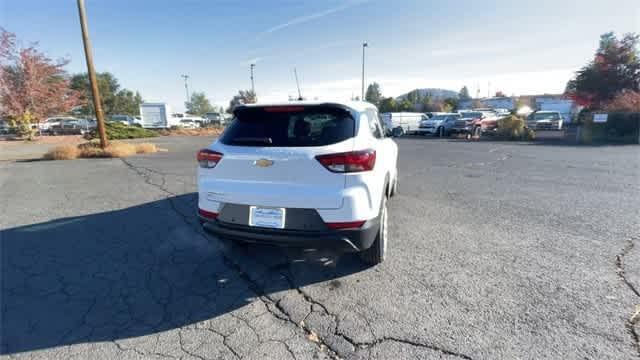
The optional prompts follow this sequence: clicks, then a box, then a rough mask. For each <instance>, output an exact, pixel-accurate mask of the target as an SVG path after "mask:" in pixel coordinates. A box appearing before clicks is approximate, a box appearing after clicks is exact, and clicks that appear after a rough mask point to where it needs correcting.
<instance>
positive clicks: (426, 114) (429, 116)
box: [424, 111, 446, 119]
mask: <svg viewBox="0 0 640 360" xmlns="http://www.w3.org/2000/svg"><path fill="white" fill-rule="evenodd" d="M442 114H446V113H444V112H432V111H430V112H426V113H424V115H425V116H426V117H427V118H428V119H431V118H432V117H434V116H436V115H442Z"/></svg>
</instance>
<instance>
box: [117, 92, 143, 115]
mask: <svg viewBox="0 0 640 360" xmlns="http://www.w3.org/2000/svg"><path fill="white" fill-rule="evenodd" d="M141 103H142V96H141V95H140V93H139V92H137V91H136V92H135V93H134V92H133V91H131V90H128V89H122V90H120V91H118V92H117V93H116V95H115V97H114V100H113V109H111V111H112V113H113V114H124V115H139V114H140V104H141Z"/></svg>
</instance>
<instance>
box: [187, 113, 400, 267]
mask: <svg viewBox="0 0 640 360" xmlns="http://www.w3.org/2000/svg"><path fill="white" fill-rule="evenodd" d="M397 158H398V147H397V145H396V143H395V142H394V141H393V140H392V139H391V138H390V137H388V133H387V132H386V131H385V128H384V126H383V124H382V121H381V118H380V117H379V116H378V110H377V109H376V108H375V106H374V105H372V104H369V103H366V102H345V103H322V102H310V101H303V102H296V103H287V104H268V105H266V104H259V105H242V106H239V107H236V108H235V109H234V119H233V121H232V122H231V124H230V125H229V127H227V129H226V130H225V132H224V133H223V134H222V135H221V136H220V138H219V139H218V140H217V141H215V142H214V143H213V144H212V145H211V146H209V147H208V148H206V149H202V150H200V151H199V152H198V156H197V159H198V163H199V165H200V166H199V169H198V215H199V217H200V221H201V222H202V223H203V225H204V227H205V229H206V230H208V231H210V232H212V233H214V234H216V235H218V236H220V237H223V238H229V239H233V240H239V241H244V242H253V243H264V244H272V245H284V246H301V247H307V248H319V247H331V248H337V249H340V250H345V251H358V252H360V253H361V256H362V258H363V260H364V261H365V262H367V263H369V264H377V263H380V262H382V261H383V260H384V259H385V253H386V248H387V242H388V239H387V199H388V198H389V197H390V196H392V195H393V194H394V193H395V191H396V189H397V179H398V171H397V166H396V163H397Z"/></svg>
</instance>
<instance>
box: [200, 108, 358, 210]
mask: <svg viewBox="0 0 640 360" xmlns="http://www.w3.org/2000/svg"><path fill="white" fill-rule="evenodd" d="M235 115H236V118H235V120H234V121H233V123H232V124H231V125H230V126H229V128H228V129H227V130H226V131H225V133H224V134H223V136H222V137H221V138H220V139H219V140H218V141H217V142H216V143H215V144H214V145H213V146H212V149H213V150H215V151H218V152H221V153H223V154H224V155H223V158H222V160H221V161H220V162H219V163H218V165H217V166H216V167H215V168H213V169H200V171H201V175H203V174H205V175H206V176H204V177H201V178H200V182H201V189H211V192H212V193H213V194H210V195H208V198H209V199H210V200H214V199H215V200H216V201H220V202H224V203H235V204H245V205H259V206H275V207H285V208H312V209H337V208H340V207H341V206H342V192H343V190H344V187H345V180H346V178H345V175H344V174H340V173H333V172H331V171H329V170H327V169H326V168H325V167H324V166H323V165H322V164H320V163H319V162H318V161H317V160H316V158H315V156H317V155H323V154H331V153H339V152H347V151H352V150H353V146H354V140H353V137H354V132H355V120H354V119H353V116H352V114H351V112H350V111H349V110H347V109H344V108H340V107H336V106H330V105H313V106H279V107H246V108H241V109H239V110H236V111H235ZM202 185H204V186H202Z"/></svg>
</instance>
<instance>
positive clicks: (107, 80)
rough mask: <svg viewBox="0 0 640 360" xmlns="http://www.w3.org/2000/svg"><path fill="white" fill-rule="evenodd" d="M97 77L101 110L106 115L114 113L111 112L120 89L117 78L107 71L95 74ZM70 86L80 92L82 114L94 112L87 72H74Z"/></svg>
mask: <svg viewBox="0 0 640 360" xmlns="http://www.w3.org/2000/svg"><path fill="white" fill-rule="evenodd" d="M96 78H97V79H98V90H99V91H100V100H101V101H102V111H104V113H105V114H106V115H111V114H115V113H114V112H113V110H114V107H115V103H116V93H117V92H118V90H119V89H120V84H119V83H118V79H116V77H115V76H113V74H111V73H109V72H103V73H98V74H96ZM70 87H71V88H72V89H74V90H76V91H78V92H79V93H80V96H81V99H82V101H83V103H84V106H82V108H81V109H80V113H81V114H83V115H93V114H95V109H94V107H93V95H92V94H91V84H90V83H89V75H88V74H87V73H82V74H75V75H73V76H72V77H71V84H70Z"/></svg>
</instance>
